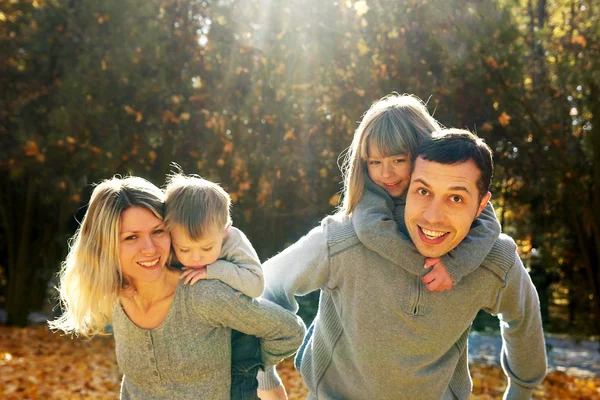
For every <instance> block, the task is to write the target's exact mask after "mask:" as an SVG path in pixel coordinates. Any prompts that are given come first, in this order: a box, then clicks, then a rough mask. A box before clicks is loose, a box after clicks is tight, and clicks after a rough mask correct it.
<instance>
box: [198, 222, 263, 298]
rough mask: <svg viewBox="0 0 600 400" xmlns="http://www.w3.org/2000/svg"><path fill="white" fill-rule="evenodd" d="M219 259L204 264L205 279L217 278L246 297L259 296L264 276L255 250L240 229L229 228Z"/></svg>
mask: <svg viewBox="0 0 600 400" xmlns="http://www.w3.org/2000/svg"><path fill="white" fill-rule="evenodd" d="M219 258H220V260H217V261H215V262H214V263H212V264H210V265H208V266H206V272H207V275H206V279H218V280H220V281H221V282H223V283H226V284H227V285H229V286H231V287H232V288H234V289H235V290H237V291H240V292H242V293H244V294H245V295H246V296H248V297H259V296H260V295H261V294H262V292H263V288H264V278H263V272H262V268H261V266H260V260H259V259H258V255H257V254H256V250H254V247H252V244H251V243H250V241H249V240H248V238H247V237H246V235H244V233H243V232H242V231H240V230H239V229H237V228H234V227H233V226H232V227H230V228H229V232H228V234H227V237H226V238H225V240H224V241H223V248H222V249H221V254H220V256H219Z"/></svg>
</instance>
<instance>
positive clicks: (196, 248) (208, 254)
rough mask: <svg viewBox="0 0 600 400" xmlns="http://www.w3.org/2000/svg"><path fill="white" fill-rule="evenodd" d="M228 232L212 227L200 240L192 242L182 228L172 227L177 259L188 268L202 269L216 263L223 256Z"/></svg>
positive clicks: (172, 239)
mask: <svg viewBox="0 0 600 400" xmlns="http://www.w3.org/2000/svg"><path fill="white" fill-rule="evenodd" d="M227 230H228V229H227V228H226V229H219V228H216V227H212V228H210V229H208V230H207V233H206V234H205V235H204V236H203V237H201V238H200V239H198V240H192V239H190V238H189V236H188V234H187V231H186V230H185V229H184V228H183V227H182V226H180V225H174V226H172V227H171V243H172V244H173V249H174V250H175V255H176V256H177V259H178V260H179V262H180V263H182V264H183V265H184V266H186V267H188V268H202V267H205V266H207V265H209V264H212V263H214V262H215V261H217V259H218V258H219V254H221V248H222V247H223V239H224V238H225V236H226V235H227Z"/></svg>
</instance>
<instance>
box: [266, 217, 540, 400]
mask: <svg viewBox="0 0 600 400" xmlns="http://www.w3.org/2000/svg"><path fill="white" fill-rule="evenodd" d="M396 208H397V209H399V208H400V207H396ZM395 211H396V212H394V218H395V220H396V223H397V224H398V226H404V221H403V209H402V210H401V211H399V210H395ZM471 245H477V243H476V241H475V242H473V241H471ZM479 245H481V243H480V244H479ZM383 247H385V246H383ZM397 264H398V263H397V262H396V263H394V262H392V261H390V260H389V255H388V254H386V253H385V248H383V249H381V248H380V249H377V251H374V250H373V249H369V248H367V247H366V246H365V245H364V244H363V243H362V242H361V240H360V239H359V237H358V236H357V233H356V230H355V228H354V225H353V221H352V218H350V217H344V216H340V215H336V216H331V217H327V218H325V219H324V220H323V221H322V223H321V225H320V226H319V227H317V228H315V229H313V230H312V231H311V232H310V233H309V234H308V235H306V236H305V237H303V238H302V239H300V240H299V241H298V242H297V243H296V244H294V245H292V246H291V247H289V248H288V249H286V250H285V251H283V252H282V253H280V254H278V255H277V256H275V257H273V258H272V259H271V260H269V261H267V262H266V263H264V264H263V269H264V272H265V293H264V297H266V298H268V299H270V300H272V301H274V302H276V303H278V304H280V305H282V306H283V307H285V308H287V309H289V310H292V311H294V312H296V311H297V310H298V304H297V302H296V300H295V299H294V296H295V295H299V296H301V295H304V294H307V293H310V292H312V291H315V290H318V289H320V290H321V296H320V300H319V311H318V313H317V316H316V318H315V321H314V322H313V325H312V326H311V328H310V329H309V333H308V334H307V336H306V337H305V340H304V343H303V345H302V347H301V348H300V350H299V352H298V355H297V365H298V368H299V370H300V373H301V374H302V377H303V379H304V381H305V383H306V385H307V386H308V389H309V396H308V399H365V400H367V399H394V400H396V399H417V400H418V399H424V400H430V399H468V397H469V394H470V392H471V389H472V383H471V379H470V376H469V370H468V364H467V361H468V357H467V354H468V353H467V341H468V333H469V329H470V326H471V323H472V321H473V320H474V319H475V316H476V315H477V312H478V311H479V310H485V311H487V312H489V313H491V314H493V315H498V317H499V319H500V324H501V333H502V338H503V348H502V354H501V360H502V365H503V368H504V371H505V373H506V375H507V377H508V380H509V385H508V388H507V391H506V393H505V398H506V399H528V398H531V395H532V393H533V389H534V387H535V386H536V385H537V384H539V383H540V382H541V381H542V380H543V378H544V376H545V373H546V356H545V345H544V337H543V332H542V325H541V318H540V312H539V302H538V297H537V293H536V291H535V288H534V286H533V284H532V283H531V279H530V278H529V275H528V274H527V271H526V270H525V268H524V267H523V264H522V262H521V260H520V258H519V256H518V254H517V252H516V245H515V243H514V241H513V240H512V239H511V238H510V237H508V236H506V235H500V236H499V237H498V238H497V239H496V240H493V246H492V248H491V251H490V252H489V254H488V255H487V257H486V258H485V260H484V261H483V263H482V264H481V266H480V267H479V268H476V269H475V270H474V271H473V272H471V273H469V274H467V275H465V276H463V277H462V279H461V280H460V281H459V282H458V283H457V284H456V286H455V287H454V288H453V289H452V290H451V291H446V292H441V293H440V292H429V291H427V290H426V288H425V287H424V284H423V283H422V282H421V280H420V277H419V276H417V275H415V274H413V273H411V272H410V271H408V270H407V269H404V268H402V267H399V266H398V265H397ZM421 268H422V264H421ZM259 382H260V387H261V389H265V390H268V389H271V388H274V387H276V386H277V385H278V384H279V380H278V377H277V376H276V373H275V371H274V369H273V368H271V369H269V370H267V371H266V372H265V373H261V374H259Z"/></svg>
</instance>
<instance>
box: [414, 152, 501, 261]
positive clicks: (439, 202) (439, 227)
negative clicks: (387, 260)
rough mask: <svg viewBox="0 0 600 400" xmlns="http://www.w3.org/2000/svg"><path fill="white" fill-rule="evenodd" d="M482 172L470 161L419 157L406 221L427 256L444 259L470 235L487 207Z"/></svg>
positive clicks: (416, 243) (420, 249)
mask: <svg viewBox="0 0 600 400" xmlns="http://www.w3.org/2000/svg"><path fill="white" fill-rule="evenodd" d="M480 174H481V172H480V171H479V169H478V168H477V165H476V164H475V163H474V162H473V161H472V160H468V161H466V162H463V163H460V164H440V163H437V162H433V161H427V160H424V159H423V158H421V157H418V158H417V159H416V161H415V164H414V169H413V174H412V179H411V183H410V187H409V188H408V195H407V198H406V211H405V221H406V226H407V228H408V232H409V234H410V237H411V239H412V240H413V242H414V244H415V246H416V247H417V250H418V251H419V253H421V254H422V255H424V256H425V257H440V256H442V255H444V254H446V253H448V252H449V251H451V250H452V249H454V248H455V247H456V246H458V244H459V243H460V242H461V241H462V240H463V239H464V238H465V236H467V233H468V232H469V229H470V228H471V224H472V223H473V220H474V219H475V218H476V217H477V216H478V215H479V214H480V213H481V211H482V210H483V208H484V207H485V205H486V204H487V202H488V200H489V198H490V193H489V192H488V193H486V194H485V195H484V196H483V198H482V199H481V200H479V191H478V189H477V181H478V179H479V177H480Z"/></svg>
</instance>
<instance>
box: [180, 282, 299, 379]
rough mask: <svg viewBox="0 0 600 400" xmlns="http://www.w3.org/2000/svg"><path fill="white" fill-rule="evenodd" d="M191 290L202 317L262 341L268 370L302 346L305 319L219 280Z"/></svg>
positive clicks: (196, 310)
mask: <svg viewBox="0 0 600 400" xmlns="http://www.w3.org/2000/svg"><path fill="white" fill-rule="evenodd" d="M191 291H192V292H193V293H194V294H193V296H194V298H193V299H191V302H190V303H189V304H190V305H191V307H193V310H194V312H195V313H196V315H197V316H198V317H199V318H201V319H203V320H205V321H206V322H207V323H209V324H211V325H214V326H218V327H226V328H231V329H235V330H237V331H240V332H243V333H246V334H248V335H253V336H256V337H258V338H259V339H260V342H261V352H262V359H263V363H264V365H265V367H269V366H272V365H275V364H277V363H278V362H279V361H281V360H283V359H284V358H286V357H288V356H291V355H292V354H294V353H295V352H296V350H298V347H300V344H301V343H302V339H303V338H304V332H305V330H306V328H305V326H304V323H303V322H302V320H301V319H300V318H299V317H298V316H296V315H294V314H292V313H291V312H289V311H287V310H284V309H283V308H281V307H279V306H278V305H276V304H274V303H272V302H270V301H268V300H266V299H252V298H250V297H248V296H245V295H243V294H242V293H240V292H238V291H236V290H234V289H232V288H231V287H229V286H228V285H226V284H224V283H223V282H220V281H217V280H212V281H204V282H203V284H202V285H196V286H195V287H194V288H193V289H192V290H191Z"/></svg>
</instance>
